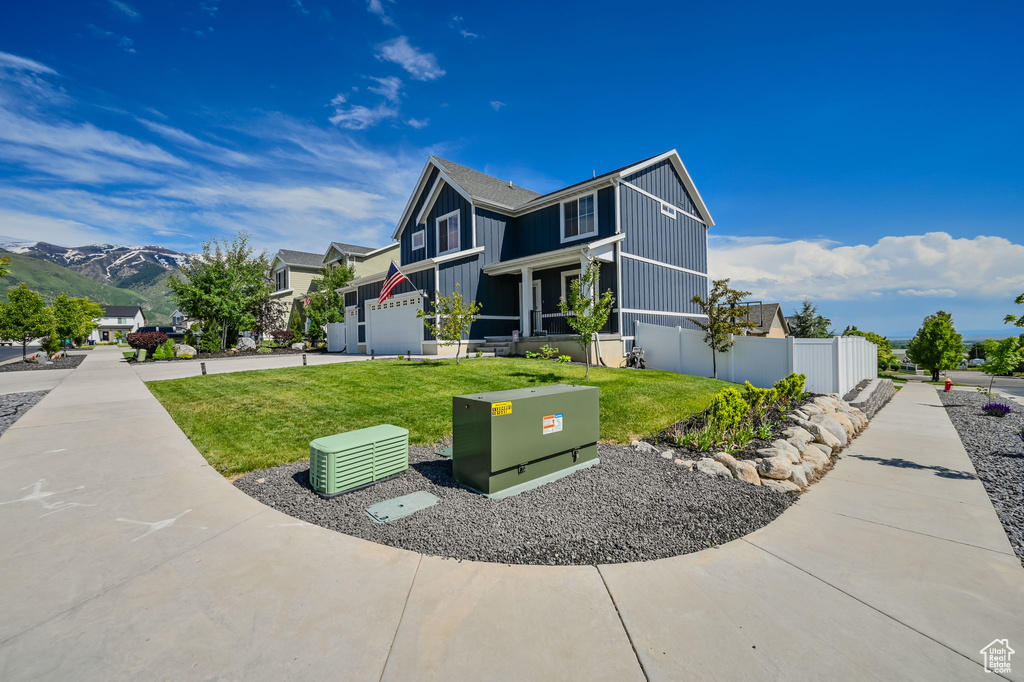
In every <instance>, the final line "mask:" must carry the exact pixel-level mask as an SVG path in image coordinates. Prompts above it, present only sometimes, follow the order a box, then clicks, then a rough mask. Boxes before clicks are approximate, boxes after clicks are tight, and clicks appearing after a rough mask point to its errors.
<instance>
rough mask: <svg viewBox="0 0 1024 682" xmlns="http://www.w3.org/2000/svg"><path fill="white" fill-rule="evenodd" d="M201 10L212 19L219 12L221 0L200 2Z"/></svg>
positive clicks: (203, 0) (202, 0)
mask: <svg viewBox="0 0 1024 682" xmlns="http://www.w3.org/2000/svg"><path fill="white" fill-rule="evenodd" d="M199 9H201V10H202V11H204V12H206V13H207V14H209V15H210V16H211V17H216V16H217V10H219V9H220V0H199Z"/></svg>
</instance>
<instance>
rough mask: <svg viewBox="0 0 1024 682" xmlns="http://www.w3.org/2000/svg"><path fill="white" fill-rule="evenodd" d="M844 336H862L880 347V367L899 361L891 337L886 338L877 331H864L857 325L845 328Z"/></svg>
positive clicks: (883, 367)
mask: <svg viewBox="0 0 1024 682" xmlns="http://www.w3.org/2000/svg"><path fill="white" fill-rule="evenodd" d="M843 336H860V337H863V338H865V339H867V340H868V341H870V342H871V343H873V344H875V346H877V347H878V369H889V368H890V367H892V366H893V365H895V364H896V363H897V362H898V361H897V359H896V354H895V353H893V352H892V346H891V345H890V344H889V339H887V338H885V337H884V336H882V335H881V334H876V333H875V332H862V331H861V330H859V329H857V327H856V326H853V327H847V328H846V329H844V330H843Z"/></svg>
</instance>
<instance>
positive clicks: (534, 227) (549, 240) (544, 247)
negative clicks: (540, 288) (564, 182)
mask: <svg viewBox="0 0 1024 682" xmlns="http://www.w3.org/2000/svg"><path fill="white" fill-rule="evenodd" d="M561 221H562V218H561V207H560V205H559V204H555V205H554V206H548V207H546V208H542V209H540V210H539V211H534V212H533V213H527V214H525V215H522V216H519V217H518V218H516V219H515V220H514V222H513V224H512V233H511V234H510V235H506V244H505V246H504V248H503V253H502V256H501V259H502V260H509V259H511V258H520V257H522V256H532V255H535V254H538V253H545V252H547V251H555V250H557V249H564V248H567V247H571V246H582V245H583V244H585V243H587V242H588V241H594V240H596V239H603V238H605V237H610V236H612V235H613V234H615V189H614V188H613V187H605V188H603V189H601V190H599V191H598V192H597V234H595V235H594V236H593V237H591V238H589V239H580V240H577V241H571V242H565V243H564V244H563V243H562V235H561V232H560V230H561V228H562V225H561ZM510 239H511V240H512V243H509V240H510Z"/></svg>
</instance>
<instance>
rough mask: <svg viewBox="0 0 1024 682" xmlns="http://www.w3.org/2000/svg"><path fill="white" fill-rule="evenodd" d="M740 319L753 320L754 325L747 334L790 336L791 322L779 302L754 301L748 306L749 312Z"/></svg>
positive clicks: (779, 337)
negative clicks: (787, 319) (783, 312)
mask: <svg viewBox="0 0 1024 682" xmlns="http://www.w3.org/2000/svg"><path fill="white" fill-rule="evenodd" d="M738 321H744V322H753V323H754V326H753V327H751V328H749V329H747V330H746V335H747V336H765V337H768V338H771V339H784V338H786V337H787V336H789V322H787V321H786V316H785V315H783V314H782V306H781V305H779V304H778V303H754V304H751V305H748V306H747V314H746V316H745V317H743V318H740V320H738Z"/></svg>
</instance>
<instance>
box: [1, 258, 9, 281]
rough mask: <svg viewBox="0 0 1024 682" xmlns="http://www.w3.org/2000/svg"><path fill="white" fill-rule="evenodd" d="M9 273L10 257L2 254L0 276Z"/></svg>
mask: <svg viewBox="0 0 1024 682" xmlns="http://www.w3.org/2000/svg"><path fill="white" fill-rule="evenodd" d="M9 274H11V257H10V256H4V257H3V258H0V277H6V276H7V275H9Z"/></svg>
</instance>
